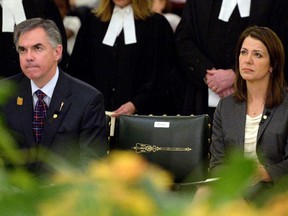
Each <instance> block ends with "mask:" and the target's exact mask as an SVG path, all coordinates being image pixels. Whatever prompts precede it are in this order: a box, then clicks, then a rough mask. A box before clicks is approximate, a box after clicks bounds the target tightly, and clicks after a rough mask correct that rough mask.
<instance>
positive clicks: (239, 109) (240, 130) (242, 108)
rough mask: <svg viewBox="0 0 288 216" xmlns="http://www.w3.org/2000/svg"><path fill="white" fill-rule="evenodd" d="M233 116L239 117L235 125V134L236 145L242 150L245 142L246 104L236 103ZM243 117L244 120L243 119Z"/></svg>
mask: <svg viewBox="0 0 288 216" xmlns="http://www.w3.org/2000/svg"><path fill="white" fill-rule="evenodd" d="M234 116H239V118H238V119H237V123H236V124H235V133H237V143H239V145H240V146H241V148H244V141H245V123H246V102H242V103H236V104H235V110H234ZM243 116H244V118H243Z"/></svg>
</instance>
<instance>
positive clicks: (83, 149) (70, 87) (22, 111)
mask: <svg viewBox="0 0 288 216" xmlns="http://www.w3.org/2000/svg"><path fill="white" fill-rule="evenodd" d="M6 81H12V82H15V83H16V86H17V87H19V89H18V91H17V92H16V93H15V94H13V95H14V96H13V97H11V99H10V100H9V101H8V103H7V104H6V105H5V106H4V107H2V114H3V115H4V119H5V120H6V123H7V125H8V127H9V128H10V129H12V131H13V132H14V133H15V137H18V140H17V141H18V144H19V147H20V148H21V149H31V148H33V147H36V144H35V138H34V134H33V130H32V121H33V100H32V92H31V85H30V80H29V79H28V78H26V76H25V75H23V74H19V75H15V76H13V77H10V78H7V79H4V80H3V81H2V82H6ZM17 97H20V98H23V104H22V105H21V104H20V105H17ZM62 102H64V106H63V108H62V110H61V112H60V113H58V117H57V118H53V114H55V113H57V112H58V111H59V108H60V104H61V103H62ZM41 147H44V148H45V149H46V153H48V152H53V153H55V154H57V155H58V156H60V157H61V158H64V159H67V160H70V161H72V162H75V163H76V164H77V163H82V162H85V161H86V160H90V159H97V158H98V157H100V156H103V155H106V153H107V137H106V120H105V111H104V101H103V96H102V94H101V93H100V92H99V91H98V90H96V89H95V88H93V87H91V86H90V85H88V84H86V83H83V82H82V81H80V80H77V79H75V78H73V77H71V76H69V75H68V74H66V73H64V72H62V71H60V73H59V79H58V81H57V84H56V87H55V89H54V93H53V96H52V99H51V103H50V105H49V108H48V112H47V116H46V121H45V125H44V128H43V135H42V143H41ZM48 155H49V154H47V157H49V156H48ZM36 156H37V155H36ZM45 156H46V155H45ZM30 160H31V158H30ZM35 160H36V158H35ZM33 161H34V160H33V159H32V162H33ZM32 169H36V171H35V172H38V169H40V170H39V171H40V172H41V168H39V167H32Z"/></svg>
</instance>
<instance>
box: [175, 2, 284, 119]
mask: <svg viewBox="0 0 288 216" xmlns="http://www.w3.org/2000/svg"><path fill="white" fill-rule="evenodd" d="M242 3H244V4H240V2H237V3H236V1H230V0H201V1H198V0H187V1H186V4H185V7H184V10H183V15H182V19H181V21H180V23H179V25H178V27H177V30H176V47H177V53H178V56H179V59H180V61H181V66H182V69H183V70H182V71H183V72H184V73H183V75H184V76H185V80H186V81H187V88H186V89H187V91H186V95H185V102H184V108H183V113H182V114H188V115H190V114H203V113H208V114H210V117H211V118H212V117H213V113H214V110H215V106H216V105H215V103H216V104H217V95H218V96H219V97H220V98H221V97H224V96H227V95H229V94H231V93H232V92H233V81H234V76H235V75H234V74H235V73H234V64H235V47H236V42H237V40H238V38H239V36H240V33H241V32H242V31H243V30H244V29H245V28H247V27H248V26H253V25H258V26H267V27H270V28H271V29H272V30H274V31H275V32H276V33H277V34H278V36H279V37H280V38H281V40H282V42H283V44H284V46H285V47H286V48H287V27H286V26H285V24H286V25H287V20H288V19H287V14H288V9H287V1H286V0H279V1H274V0H262V1H257V0H245V1H242ZM225 10H228V11H225ZM220 11H221V13H220ZM225 15H227V16H225ZM286 48H285V49H286ZM285 77H286V79H287V78H288V74H285ZM204 80H206V82H205V81H204ZM208 89H209V92H210V94H209V96H210V97H209V98H210V99H211V98H215V99H216V100H215V103H214V104H213V103H210V104H208ZM212 96H215V97H212ZM219 97H218V99H219ZM210 101H211V100H210Z"/></svg>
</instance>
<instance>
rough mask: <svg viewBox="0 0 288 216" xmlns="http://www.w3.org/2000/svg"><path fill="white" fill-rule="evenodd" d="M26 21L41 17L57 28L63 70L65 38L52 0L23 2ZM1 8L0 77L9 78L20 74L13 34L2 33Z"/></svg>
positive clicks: (63, 29)
mask: <svg viewBox="0 0 288 216" xmlns="http://www.w3.org/2000/svg"><path fill="white" fill-rule="evenodd" d="M23 7H24V11H25V15H26V18H27V19H30V18H35V17H42V18H46V19H51V20H53V21H54V22H55V23H56V25H57V26H58V28H59V30H60V32H61V36H62V40H63V48H64V49H63V57H62V60H61V62H60V67H61V68H62V69H63V70H65V67H66V64H67V61H68V56H67V38H66V32H65V28H64V25H63V21H62V18H61V16H60V13H59V10H58V8H57V6H56V4H55V3H54V1H53V0H23ZM1 25H2V7H1V6H0V77H9V76H12V75H15V74H17V73H20V72H21V69H20V64H19V56H18V53H17V52H16V48H15V46H14V42H13V33H11V32H2V26H1Z"/></svg>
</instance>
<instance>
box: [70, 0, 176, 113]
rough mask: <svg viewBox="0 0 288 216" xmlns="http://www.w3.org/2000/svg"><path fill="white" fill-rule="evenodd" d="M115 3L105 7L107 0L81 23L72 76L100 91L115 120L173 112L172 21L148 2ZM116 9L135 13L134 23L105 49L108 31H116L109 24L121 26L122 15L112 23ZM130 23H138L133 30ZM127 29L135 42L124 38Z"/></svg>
mask: <svg viewBox="0 0 288 216" xmlns="http://www.w3.org/2000/svg"><path fill="white" fill-rule="evenodd" d="M114 1H115V2H117V1H116V0H114ZM114 1H112V0H109V4H108V5H107V4H106V6H105V2H106V3H107V1H105V0H103V1H100V4H99V6H98V7H97V9H96V10H95V11H93V12H92V13H91V14H89V15H88V16H87V18H86V20H85V22H84V23H82V26H81V28H80V30H79V32H78V36H77V39H76V42H75V46H74V50H73V52H72V55H71V57H70V62H69V65H68V73H70V74H71V75H73V76H75V77H78V78H80V79H81V80H83V81H85V82H88V83H90V84H91V85H93V86H94V87H96V88H97V89H98V90H100V91H101V92H102V93H103V95H104V99H105V109H106V110H107V111H113V112H114V113H115V115H116V116H118V115H120V114H135V113H137V114H154V115H155V114H161V115H162V114H175V112H176V111H175V110H176V108H175V103H174V100H173V97H171V82H173V80H172V75H171V74H172V71H173V69H174V61H175V56H176V55H175V46H174V45H175V44H174V35H173V31H172V29H171V27H170V25H169V23H168V22H167V20H166V19H165V17H164V16H162V15H160V14H156V13H155V14H154V13H152V12H151V10H150V6H149V1H146V0H141V1H133V0H131V1H130V0H127V1H122V2H126V3H127V4H126V5H123V6H122V7H121V6H119V5H116V6H117V7H116V6H115V4H116V3H114ZM116 8H118V9H117V10H118V11H122V10H126V12H125V13H131V9H132V10H133V11H132V14H133V20H134V21H131V20H129V22H130V24H129V27H128V28H129V29H126V30H125V27H120V30H119V32H118V33H119V34H118V35H117V36H114V39H115V41H113V43H110V44H109V45H107V43H106V44H105V40H106V39H107V38H109V37H111V35H110V36H109V37H108V33H107V32H109V28H110V30H111V29H112V31H117V30H116V29H115V28H114V29H113V28H112V27H109V26H110V25H116V26H117V25H118V24H119V23H118V24H117V20H118V21H119V19H120V18H119V17H118V18H116V21H115V19H114V21H115V23H114V24H113V22H114V21H113V22H112V20H113V16H117V15H114V13H113V11H114V12H115V10H116ZM129 8H130V9H129ZM129 10H130V11H129ZM115 13H116V12H115ZM112 14H113V15H112ZM126 18H127V17H126ZM127 19H128V18H127ZM126 21H127V20H126ZM126 21H125V20H124V21H123V22H126ZM131 22H132V23H133V22H134V25H132V26H131ZM124 26H125V24H124ZM133 26H134V27H135V31H134V32H133V30H131V29H133ZM125 31H127V32H128V33H126V36H129V37H128V38H130V39H131V37H132V38H133V35H134V36H135V37H134V41H132V42H131V41H130V42H129V39H127V38H125ZM112 37H113V35H112ZM104 38H106V39H104ZM126 39H127V40H128V41H126Z"/></svg>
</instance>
